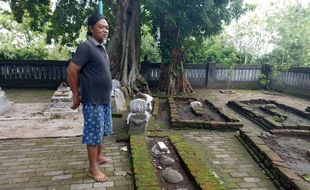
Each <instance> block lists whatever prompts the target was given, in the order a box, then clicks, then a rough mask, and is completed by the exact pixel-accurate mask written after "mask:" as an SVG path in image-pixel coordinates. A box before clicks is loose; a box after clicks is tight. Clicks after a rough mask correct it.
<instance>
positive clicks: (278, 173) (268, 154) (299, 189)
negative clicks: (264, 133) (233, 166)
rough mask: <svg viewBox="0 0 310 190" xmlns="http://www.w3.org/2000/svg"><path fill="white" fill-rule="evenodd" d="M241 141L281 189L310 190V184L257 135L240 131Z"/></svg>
mask: <svg viewBox="0 0 310 190" xmlns="http://www.w3.org/2000/svg"><path fill="white" fill-rule="evenodd" d="M240 138H241V139H240V140H241V142H242V143H243V145H244V146H245V148H246V149H247V150H248V152H249V153H250V154H251V156H252V157H253V158H254V160H255V161H256V162H257V163H258V164H259V165H260V167H262V169H263V170H264V171H265V172H266V174H267V176H268V177H270V179H271V180H272V181H273V183H274V184H275V185H276V186H277V187H278V188H279V189H290V190H308V189H310V184H309V183H308V182H306V181H304V180H303V179H302V178H300V177H299V176H297V175H296V174H295V173H294V172H293V171H292V170H290V169H289V167H288V165H287V164H285V162H284V161H283V160H282V159H281V158H280V157H279V156H278V154H276V153H275V152H274V151H272V150H271V149H270V148H269V147H268V146H267V145H266V144H265V143H264V141H263V140H262V139H260V138H259V137H258V136H257V135H256V134H254V133H252V132H250V131H248V130H243V129H240Z"/></svg>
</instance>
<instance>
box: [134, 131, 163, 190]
mask: <svg viewBox="0 0 310 190" xmlns="http://www.w3.org/2000/svg"><path fill="white" fill-rule="evenodd" d="M130 147H131V153H132V164H133V171H134V174H135V175H134V176H135V181H136V187H137V189H139V190H143V189H148V190H149V189H154V190H155V189H156V190H160V186H159V183H158V179H157V177H156V169H155V168H154V167H153V163H152V159H151V155H150V153H149V150H148V147H147V144H146V141H145V136H144V135H132V136H130Z"/></svg>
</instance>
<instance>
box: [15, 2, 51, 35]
mask: <svg viewBox="0 0 310 190" xmlns="http://www.w3.org/2000/svg"><path fill="white" fill-rule="evenodd" d="M10 7H11V9H12V13H13V15H14V17H15V20H16V21H17V22H19V23H22V22H23V21H24V18H30V22H29V26H30V29H31V30H34V31H40V32H42V31H44V28H45V25H46V24H47V23H48V22H49V20H50V17H51V9H50V0H10Z"/></svg>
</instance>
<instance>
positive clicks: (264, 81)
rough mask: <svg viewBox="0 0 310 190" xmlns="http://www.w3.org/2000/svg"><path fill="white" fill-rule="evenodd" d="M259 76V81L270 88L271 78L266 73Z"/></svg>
mask: <svg viewBox="0 0 310 190" xmlns="http://www.w3.org/2000/svg"><path fill="white" fill-rule="evenodd" d="M258 78H259V83H260V84H261V85H262V86H264V87H265V88H266V89H268V88H269V83H270V80H269V79H268V78H267V76H266V75H264V74H260V75H259V76H258Z"/></svg>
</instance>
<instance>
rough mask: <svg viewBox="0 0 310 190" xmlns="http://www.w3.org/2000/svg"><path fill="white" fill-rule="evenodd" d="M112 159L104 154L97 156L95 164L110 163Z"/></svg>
mask: <svg viewBox="0 0 310 190" xmlns="http://www.w3.org/2000/svg"><path fill="white" fill-rule="evenodd" d="M111 162H112V159H111V158H108V157H104V156H99V157H98V158H97V164H105V163H111Z"/></svg>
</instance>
